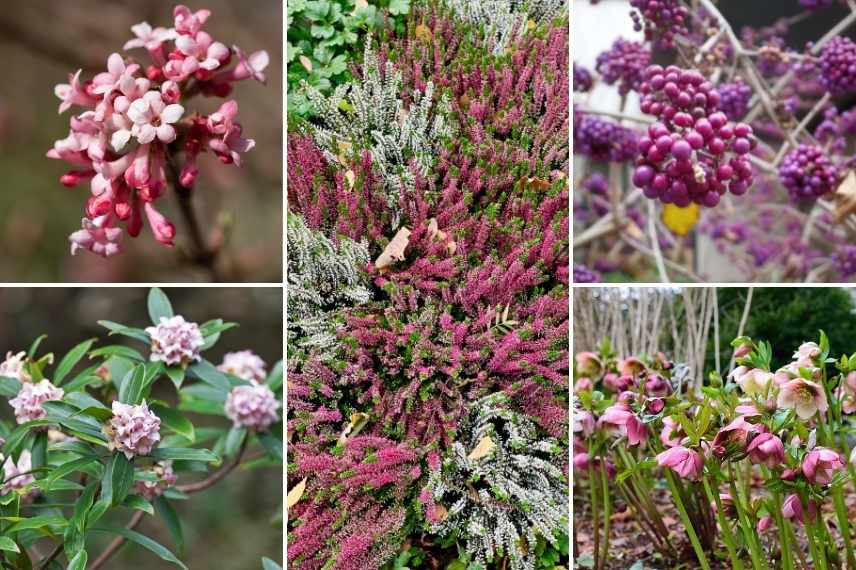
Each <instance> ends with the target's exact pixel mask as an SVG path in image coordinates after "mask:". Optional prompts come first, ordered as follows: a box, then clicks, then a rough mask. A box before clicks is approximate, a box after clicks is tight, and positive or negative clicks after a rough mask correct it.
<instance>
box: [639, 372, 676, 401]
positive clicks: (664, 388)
mask: <svg viewBox="0 0 856 570" xmlns="http://www.w3.org/2000/svg"><path fill="white" fill-rule="evenodd" d="M671 392H672V386H671V384H669V382H668V380H666V379H665V378H663V377H662V376H660V375H659V374H651V375H650V376H648V379H647V380H646V381H645V393H646V394H648V395H649V396H659V397H664V396H668V395H669V394H670V393H671Z"/></svg>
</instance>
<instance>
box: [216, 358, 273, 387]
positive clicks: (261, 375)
mask: <svg viewBox="0 0 856 570" xmlns="http://www.w3.org/2000/svg"><path fill="white" fill-rule="evenodd" d="M266 369H267V365H266V364H265V361H264V360H262V359H261V357H260V356H259V355H258V354H256V353H255V352H253V351H252V350H239V351H238V352H227V353H226V354H225V356H223V362H222V363H221V364H220V366H218V367H217V370H219V371H220V372H225V373H227V374H231V375H233V376H237V377H238V378H242V379H244V380H247V381H248V382H252V383H253V384H258V383H259V382H261V381H262V380H264V379H265V376H267V370H266Z"/></svg>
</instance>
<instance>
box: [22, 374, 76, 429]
mask: <svg viewBox="0 0 856 570" xmlns="http://www.w3.org/2000/svg"><path fill="white" fill-rule="evenodd" d="M64 394H65V392H64V391H63V389H62V388H57V387H56V386H54V385H53V384H51V382H50V380H41V381H39V382H36V383H32V382H23V383H21V389H20V390H19V391H18V395H17V396H15V397H14V398H12V399H11V400H9V405H10V406H12V407H13V408H14V409H15V420H16V421H17V422H18V423H19V424H23V423H27V422H29V421H32V420H40V419H42V418H43V417H45V416H46V415H47V414H48V413H47V411H46V410H45V409H44V408H43V407H42V404H44V403H45V402H50V401H56V400H62V397H63V395H64Z"/></svg>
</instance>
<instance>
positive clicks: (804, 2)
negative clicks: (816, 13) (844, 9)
mask: <svg viewBox="0 0 856 570" xmlns="http://www.w3.org/2000/svg"><path fill="white" fill-rule="evenodd" d="M833 1H834V0H800V6H802V7H803V8H806V9H808V10H819V9H821V8H826V7H828V6H832V3H833Z"/></svg>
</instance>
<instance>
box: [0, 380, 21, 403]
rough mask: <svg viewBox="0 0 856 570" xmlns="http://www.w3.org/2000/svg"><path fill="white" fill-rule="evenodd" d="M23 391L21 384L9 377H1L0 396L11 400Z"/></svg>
mask: <svg viewBox="0 0 856 570" xmlns="http://www.w3.org/2000/svg"><path fill="white" fill-rule="evenodd" d="M20 391H21V382H20V381H19V380H17V379H15V378H9V377H8V376H0V396H6V397H7V398H11V397H13V396H17V395H18V392H20Z"/></svg>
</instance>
